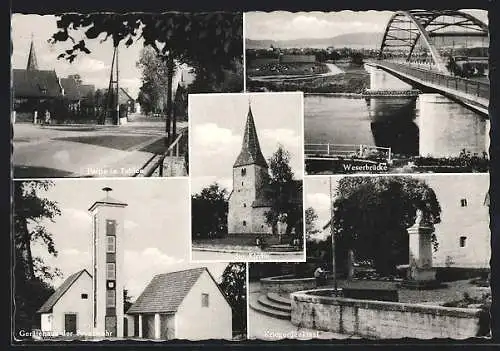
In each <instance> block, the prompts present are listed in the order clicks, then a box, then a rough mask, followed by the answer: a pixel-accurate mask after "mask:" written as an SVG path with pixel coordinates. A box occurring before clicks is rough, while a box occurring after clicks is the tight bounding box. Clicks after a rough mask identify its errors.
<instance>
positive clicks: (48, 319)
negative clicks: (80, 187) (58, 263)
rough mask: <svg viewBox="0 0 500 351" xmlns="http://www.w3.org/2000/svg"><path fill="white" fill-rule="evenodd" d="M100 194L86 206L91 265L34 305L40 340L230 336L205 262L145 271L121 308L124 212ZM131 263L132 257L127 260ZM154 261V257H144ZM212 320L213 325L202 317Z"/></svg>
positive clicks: (222, 301) (223, 303)
mask: <svg viewBox="0 0 500 351" xmlns="http://www.w3.org/2000/svg"><path fill="white" fill-rule="evenodd" d="M103 190H104V191H105V192H106V196H105V197H104V198H102V199H100V200H98V201H95V202H94V203H93V204H92V205H91V206H90V208H89V210H88V211H89V213H90V215H91V217H92V226H93V227H92V234H91V236H90V237H91V238H92V239H91V240H92V266H91V267H92V268H91V269H90V271H88V270H86V269H82V270H80V271H78V272H76V273H74V274H72V275H70V276H68V277H67V278H66V280H65V281H64V282H63V283H62V284H61V285H60V286H59V287H58V288H57V289H56V290H55V292H54V293H53V294H52V295H51V296H50V297H49V298H48V299H47V300H46V302H45V303H44V304H43V305H42V306H41V307H40V308H39V309H38V314H39V315H40V325H41V328H40V329H41V336H42V337H44V338H60V337H63V338H68V339H78V338H82V337H84V338H87V337H90V338H98V339H103V338H104V339H116V338H118V339H121V338H139V339H156V340H169V339H191V340H194V339H198V340H199V339H211V338H213V339H231V338H232V308H231V305H230V304H229V302H228V300H227V297H226V295H225V294H224V292H223V291H222V290H221V289H220V287H219V285H218V284H217V282H216V281H215V279H214V277H213V276H212V274H211V273H210V271H209V270H208V269H207V268H206V267H197V268H191V269H186V270H183V271H178V272H170V273H165V274H159V275H156V276H154V277H153V279H152V280H151V282H150V283H149V285H148V286H147V287H146V288H145V289H144V291H143V292H142V294H141V295H140V296H139V297H138V298H137V300H136V301H135V302H134V303H133V304H132V306H131V307H130V308H129V309H128V311H125V310H124V306H125V304H124V286H125V282H124V250H123V242H124V236H125V228H124V227H125V226H124V222H125V210H126V208H127V206H128V205H127V204H126V203H125V202H122V201H119V200H116V199H114V198H112V197H111V196H109V192H110V191H112V189H111V188H109V187H106V188H103ZM132 264H133V262H132ZM151 264H154V262H151ZM213 320H217V321H219V322H218V323H210V321H213Z"/></svg>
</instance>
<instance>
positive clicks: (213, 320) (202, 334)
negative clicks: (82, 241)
mask: <svg viewBox="0 0 500 351" xmlns="http://www.w3.org/2000/svg"><path fill="white" fill-rule="evenodd" d="M127 314H128V315H129V316H133V317H134V319H133V320H134V322H133V325H134V333H133V334H134V336H136V337H139V338H146V339H161V340H172V339H188V340H203V339H231V338H232V310H231V306H230V304H229V302H228V301H227V299H226V296H225V295H224V293H223V292H222V290H220V288H219V286H218V284H217V282H216V281H215V279H214V278H213V276H212V274H211V273H210V272H209V271H208V269H207V268H204V267H202V268H194V269H187V270H183V271H178V272H172V273H166V274H159V275H156V276H155V277H154V278H153V280H151V282H150V283H149V285H148V286H147V287H146V289H144V291H143V293H142V294H141V295H140V296H139V297H138V298H137V300H136V301H135V303H134V304H133V305H132V307H130V309H129V310H128V311H127Z"/></svg>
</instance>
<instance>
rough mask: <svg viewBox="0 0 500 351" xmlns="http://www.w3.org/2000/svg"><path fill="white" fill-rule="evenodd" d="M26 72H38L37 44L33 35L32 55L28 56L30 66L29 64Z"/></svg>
mask: <svg viewBox="0 0 500 351" xmlns="http://www.w3.org/2000/svg"><path fill="white" fill-rule="evenodd" d="M26 70H28V71H36V70H38V62H37V60H36V54H35V44H34V42H33V34H31V45H30V53H29V55H28V64H27V67H26Z"/></svg>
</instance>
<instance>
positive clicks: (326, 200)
mask: <svg viewBox="0 0 500 351" xmlns="http://www.w3.org/2000/svg"><path fill="white" fill-rule="evenodd" d="M343 177H344V176H342V175H336V176H332V177H328V176H309V177H306V178H305V181H304V209H307V208H309V207H312V208H313V209H314V211H315V212H316V214H317V215H318V219H317V220H316V228H318V229H321V228H322V227H323V226H324V225H325V224H327V223H328V221H329V220H330V211H331V207H330V204H331V202H330V186H331V189H332V196H333V197H334V198H335V196H336V195H335V193H336V191H335V190H336V188H337V184H338V181H339V180H340V179H342V178H343ZM412 177H415V178H420V179H423V180H424V181H425V182H426V183H427V184H428V185H429V186H430V187H431V188H433V189H437V187H440V186H443V185H445V184H448V183H449V184H452V185H453V184H454V182H457V177H461V178H462V179H461V181H463V182H464V183H463V184H465V186H479V188H480V189H483V188H484V189H487V188H488V186H487V184H488V181H489V178H488V175H486V174H481V175H479V174H474V175H473V174H460V175H456V174H437V175H436V174H434V175H428V174H413V175H412ZM330 179H331V185H330ZM448 180H449V181H448ZM452 180H453V181H452ZM438 196H439V195H438ZM438 201H439V198H438ZM328 234H329V230H328V229H326V231H323V232H322V233H320V234H319V235H318V236H317V238H324V237H325V236H326V235H328Z"/></svg>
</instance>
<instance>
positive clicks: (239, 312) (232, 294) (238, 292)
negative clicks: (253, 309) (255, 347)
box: [219, 263, 247, 335]
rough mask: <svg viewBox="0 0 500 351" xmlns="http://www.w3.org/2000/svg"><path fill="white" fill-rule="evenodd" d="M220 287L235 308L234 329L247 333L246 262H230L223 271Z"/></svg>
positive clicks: (233, 308)
mask: <svg viewBox="0 0 500 351" xmlns="http://www.w3.org/2000/svg"><path fill="white" fill-rule="evenodd" d="M219 287H220V288H221V290H222V291H223V292H224V294H225V295H226V297H227V299H228V301H229V304H230V305H231V308H232V310H233V331H236V332H238V334H243V335H246V324H247V293H246V291H247V287H246V264H245V263H229V264H228V265H227V267H226V269H225V270H224V273H222V282H221V283H220V284H219Z"/></svg>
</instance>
